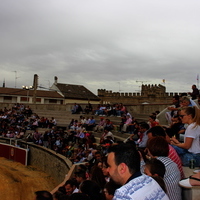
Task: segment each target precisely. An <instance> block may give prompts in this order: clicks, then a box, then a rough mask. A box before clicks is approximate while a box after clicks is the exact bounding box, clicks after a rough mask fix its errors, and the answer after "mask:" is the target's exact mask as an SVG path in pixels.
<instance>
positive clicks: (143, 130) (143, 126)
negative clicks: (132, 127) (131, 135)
mask: <svg viewBox="0 0 200 200" xmlns="http://www.w3.org/2000/svg"><path fill="white" fill-rule="evenodd" d="M148 130H149V125H148V124H147V123H146V122H141V123H140V124H139V132H138V137H139V139H138V140H137V141H136V144H137V146H138V147H139V148H145V147H146V145H147V140H148V136H147V131H148Z"/></svg>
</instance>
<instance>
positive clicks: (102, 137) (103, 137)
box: [100, 129, 114, 144]
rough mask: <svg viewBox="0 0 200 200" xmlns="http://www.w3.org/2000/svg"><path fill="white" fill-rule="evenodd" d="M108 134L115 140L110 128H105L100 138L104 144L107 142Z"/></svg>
mask: <svg viewBox="0 0 200 200" xmlns="http://www.w3.org/2000/svg"><path fill="white" fill-rule="evenodd" d="M108 136H110V137H111V138H112V140H113V141H114V136H113V134H112V132H111V131H109V130H108V129H104V133H103V135H102V136H101V139H100V144H103V143H104V142H105V140H107V137H108Z"/></svg>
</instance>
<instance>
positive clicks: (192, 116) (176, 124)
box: [0, 97, 200, 200]
mask: <svg viewBox="0 0 200 200" xmlns="http://www.w3.org/2000/svg"><path fill="white" fill-rule="evenodd" d="M181 103H182V104H183V105H182V106H181V110H180V109H179V107H178V106H177V109H170V108H169V110H170V112H171V113H170V115H171V124H170V125H169V126H161V125H160V124H159V120H158V119H157V115H158V114H159V111H156V112H155V113H152V114H150V116H149V120H148V121H144V122H140V123H139V122H138V121H137V120H136V119H135V118H134V117H132V116H131V114H130V113H129V112H128V111H127V109H126V107H125V106H124V105H123V104H117V105H118V106H119V107H120V109H116V108H117V106H116V105H115V106H112V107H111V106H110V105H106V106H103V105H99V108H98V109H93V110H90V111H89V112H91V117H86V118H85V117H84V116H83V115H81V116H80V117H79V119H72V120H71V122H70V124H69V125H68V126H67V129H66V130H63V129H58V128H57V126H56V120H55V119H54V118H53V117H52V119H51V120H49V121H48V120H47V119H45V118H43V117H42V118H40V117H39V116H37V114H34V113H32V112H31V111H30V108H28V107H24V106H23V105H15V106H14V107H13V108H12V109H10V110H9V109H6V108H5V109H4V110H2V111H0V112H1V135H3V136H5V137H15V138H18V137H19V138H23V136H24V133H25V131H26V130H27V129H31V130H33V131H32V133H31V134H29V135H28V136H26V138H25V139H26V140H27V141H32V142H34V143H35V144H38V145H43V146H45V147H46V148H50V149H53V150H54V151H56V152H57V153H60V154H63V155H64V156H66V157H67V158H69V159H70V160H71V162H72V163H74V164H75V163H80V165H79V167H80V168H79V169H78V171H76V173H75V174H74V176H73V177H71V178H70V179H69V180H68V181H66V182H65V184H63V185H61V186H60V187H59V188H57V190H56V192H54V193H53V194H54V199H57V200H61V199H78V198H79V199H80V198H81V199H84V198H85V199H90V200H91V199H97V200H98V199H99V200H104V199H106V200H109V199H113V197H114V195H116V196H117V195H119V196H120V195H122V194H121V193H120V191H121V190H122V189H119V190H118V189H117V188H119V187H121V186H122V185H126V184H129V181H130V182H132V181H131V180H132V179H130V180H129V179H126V178H125V177H123V175H122V174H120V173H121V172H119V171H115V176H114V175H113V174H112V173H113V172H112V170H111V168H112V166H113V165H115V167H117V168H116V170H119V169H121V170H122V169H123V170H125V168H124V167H125V165H127V167H128V168H129V167H130V166H129V162H128V161H127V160H123V159H121V157H120V158H118V159H119V160H123V161H121V162H120V161H119V160H118V161H116V160H115V161H114V160H113V159H114V158H113V155H114V156H117V154H116V153H119V154H120V155H123V149H121V150H122V152H119V149H118V150H117V148H118V147H116V149H115V146H118V145H120V146H121V147H124V149H126V148H127V147H128V146H129V147H130V145H131V148H132V147H133V148H134V149H135V150H136V151H137V152H139V154H138V155H140V159H141V162H140V165H141V166H144V167H143V168H141V169H140V171H141V173H142V174H143V173H145V174H147V175H148V176H151V177H152V178H153V179H154V180H156V182H157V183H158V185H159V186H157V185H156V187H158V188H159V187H161V188H162V189H161V190H162V195H163V198H161V199H166V200H167V199H170V200H171V199H172V200H181V199H182V197H181V188H180V186H179V181H180V180H181V179H182V178H184V173H183V169H182V165H186V166H188V165H189V164H190V162H187V163H186V162H185V163H184V159H185V157H184V158H183V156H182V155H181V154H180V150H181V148H182V149H184V154H189V155H190V160H191V159H193V160H194V162H195V163H196V164H198V165H199V161H200V159H199V157H198V156H196V154H198V155H199V154H200V149H199V148H200V147H198V148H197V147H196V143H197V140H196V138H199V137H200V133H199V132H198V131H195V130H196V129H198V130H199V126H200V125H199V121H200V114H199V113H200V111H199V109H198V108H197V107H194V106H193V105H190V104H189V103H187V98H185V97H182V99H181ZM186 104H187V105H186ZM119 107H118V108H119ZM113 108H115V109H113ZM27 110H29V111H27ZM172 111H173V112H172ZM172 113H173V115H172ZM92 114H95V115H99V116H100V121H99V122H98V123H96V120H95V118H94V116H92ZM104 115H105V116H112V115H114V116H119V117H121V123H120V124H118V125H119V130H114V124H113V123H112V122H111V120H110V119H108V118H106V119H104V117H103V116H104ZM186 118H187V120H186ZM190 124H192V125H191V127H194V129H195V130H194V129H192V128H191V129H190V130H189V128H188V125H189V127H190ZM37 127H42V128H48V129H47V130H46V131H45V133H44V134H41V133H39V132H38V130H37ZM114 131H119V132H121V133H122V134H124V133H130V136H129V137H128V138H127V139H126V140H125V141H123V142H122V141H117V140H116V138H115V134H113V133H114ZM192 131H193V132H194V133H195V135H196V136H195V137H192V136H191V132H192ZM95 132H100V133H101V137H100V142H99V143H97V142H96V139H95ZM184 133H186V135H185V139H184V141H181V139H180V137H179V135H180V134H184ZM20 135H21V136H20ZM174 136H176V139H175V138H174ZM188 138H189V139H188ZM194 142H195V146H193V144H194ZM198 142H199V141H198ZM124 144H125V145H127V146H123V145H124ZM186 144H187V145H186ZM199 146H200V145H199ZM113 147H114V149H113V150H110V149H112V148H113ZM177 147H179V148H177ZM135 150H134V151H135ZM192 150H193V152H192ZM112 152H115V154H112ZM181 152H183V151H181ZM127 154H128V153H127ZM127 154H126V153H125V152H124V156H127ZM136 154H137V153H136ZM111 155H112V156H111ZM131 155H132V154H131ZM138 155H137V156H138ZM108 156H109V158H108ZM137 156H136V157H137ZM196 159H197V160H196ZM151 160H152V161H151ZM107 161H108V162H107ZM137 161H138V160H137ZM126 162H127V163H126ZM83 163H86V164H83ZM113 163H114V164H113ZM122 163H123V164H122ZM152 166H154V169H153V167H152ZM156 166H157V167H156ZM137 170H138V168H137ZM159 170H161V173H159ZM125 171H126V170H125ZM125 171H124V173H125ZM157 171H158V173H157ZM126 172H127V171H126ZM116 173H117V175H118V176H119V177H121V178H123V179H121V180H120V178H119V177H116ZM131 173H132V172H131ZM134 173H135V172H134ZM134 173H133V174H128V175H131V176H130V177H129V178H131V177H132V175H134ZM137 176H141V175H140V173H139V172H138V174H137ZM142 176H143V175H142ZM144 177H145V176H144ZM144 177H143V178H144ZM145 179H146V178H145ZM147 179H148V181H152V179H149V178H147ZM113 180H114V181H113ZM122 180H126V181H125V182H122ZM138 180H139V179H138ZM127 181H128V182H127ZM139 181H141V180H139ZM116 183H117V184H116ZM183 187H184V186H183ZM121 188H123V187H121ZM116 189H117V191H118V192H116V193H115V191H116ZM152 189H153V188H152ZM161 190H160V188H159V191H161ZM78 191H79V192H81V193H82V194H81V195H82V197H80V194H78V193H77V192H78ZM163 192H164V193H163ZM165 193H166V194H167V196H165V195H164V194H165ZM123 195H124V196H126V195H128V193H127V194H123ZM130 195H132V194H130ZM134 195H135V194H134ZM136 196H137V195H136ZM115 199H117V197H116V198H115ZM141 199H142V198H141Z"/></svg>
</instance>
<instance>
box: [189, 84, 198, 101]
mask: <svg viewBox="0 0 200 200" xmlns="http://www.w3.org/2000/svg"><path fill="white" fill-rule="evenodd" d="M188 94H189V95H190V96H191V97H192V100H195V99H196V98H197V97H198V95H199V90H198V89H197V86H196V85H192V92H188Z"/></svg>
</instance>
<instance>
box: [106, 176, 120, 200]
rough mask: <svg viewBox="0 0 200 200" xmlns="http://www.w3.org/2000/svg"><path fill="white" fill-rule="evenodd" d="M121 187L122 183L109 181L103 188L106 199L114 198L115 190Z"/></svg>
mask: <svg viewBox="0 0 200 200" xmlns="http://www.w3.org/2000/svg"><path fill="white" fill-rule="evenodd" d="M120 187H121V185H119V184H117V183H115V182H114V181H112V180H111V181H110V182H107V183H106V184H105V186H104V190H103V192H104V195H105V198H106V200H112V199H113V197H114V194H115V190H116V189H118V188H120Z"/></svg>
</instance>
